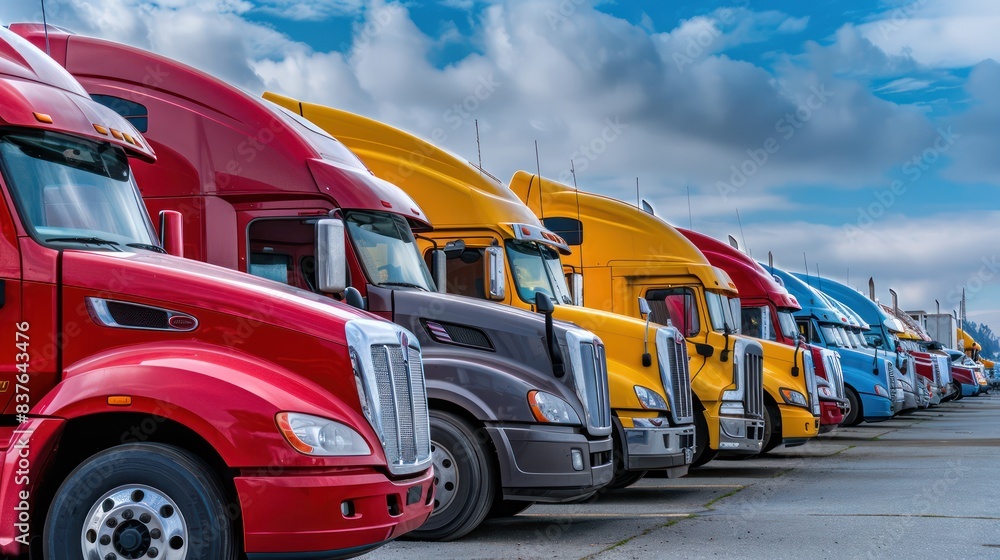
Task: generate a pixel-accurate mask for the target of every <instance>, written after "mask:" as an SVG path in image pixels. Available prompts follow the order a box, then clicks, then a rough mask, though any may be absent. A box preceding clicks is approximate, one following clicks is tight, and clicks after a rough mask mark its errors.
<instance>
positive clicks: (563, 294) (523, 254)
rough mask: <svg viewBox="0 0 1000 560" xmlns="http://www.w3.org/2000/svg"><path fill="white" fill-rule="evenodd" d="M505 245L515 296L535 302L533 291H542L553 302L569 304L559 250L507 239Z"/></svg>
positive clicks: (570, 301) (569, 299)
mask: <svg viewBox="0 0 1000 560" xmlns="http://www.w3.org/2000/svg"><path fill="white" fill-rule="evenodd" d="M506 245H507V247H506V249H507V258H508V259H509V260H510V268H511V270H513V271H514V284H515V285H516V286H517V295H518V297H520V298H521V299H522V300H524V301H525V302H527V303H535V293H537V292H542V293H543V294H546V295H548V296H549V297H550V298H552V301H553V302H555V303H563V304H566V305H569V304H571V303H573V299H572V298H571V297H570V295H569V288H568V287H567V286H566V277H565V276H563V270H562V261H560V260H559V253H556V252H555V251H554V250H552V249H551V248H549V247H547V246H545V245H542V244H541V243H534V242H527V241H513V240H511V241H508V242H507V244H506Z"/></svg>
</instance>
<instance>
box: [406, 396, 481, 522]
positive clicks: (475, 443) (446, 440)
mask: <svg viewBox="0 0 1000 560" xmlns="http://www.w3.org/2000/svg"><path fill="white" fill-rule="evenodd" d="M430 424H431V455H432V456H433V460H434V485H435V489H434V512H433V513H431V516H430V518H429V519H428V520H427V522H426V523H424V524H423V525H422V526H421V527H420V528H419V529H417V530H415V531H412V532H411V533H409V535H408V536H409V537H411V538H414V539H421V540H430V541H451V540H455V539H458V538H461V537H463V536H465V535H466V534H468V533H469V532H470V531H472V530H473V529H475V528H476V527H478V526H479V524H480V523H482V522H483V519H485V518H486V514H487V513H489V511H490V507H491V506H492V505H493V500H494V495H495V494H496V490H497V483H496V473H495V469H494V466H493V464H494V459H493V453H492V452H491V451H489V450H488V449H487V447H486V446H485V445H484V444H483V443H482V441H481V440H480V438H479V437H477V430H476V428H475V427H473V426H471V425H470V424H469V423H468V422H466V421H465V420H463V419H462V418H460V417H458V416H456V415H454V414H450V413H448V412H443V411H440V410H432V411H431V413H430ZM480 433H482V435H483V437H485V433H483V432H480ZM449 484H450V485H451V486H447V485H449ZM446 486H447V487H446Z"/></svg>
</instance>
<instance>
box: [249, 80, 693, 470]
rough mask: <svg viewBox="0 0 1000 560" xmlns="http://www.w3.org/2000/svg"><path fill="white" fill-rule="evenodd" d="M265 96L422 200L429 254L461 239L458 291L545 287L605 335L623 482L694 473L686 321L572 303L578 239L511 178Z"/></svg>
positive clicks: (569, 317)
mask: <svg viewBox="0 0 1000 560" xmlns="http://www.w3.org/2000/svg"><path fill="white" fill-rule="evenodd" d="M264 97H265V98H266V99H269V100H272V101H274V102H275V103H278V104H279V105H282V106H284V107H286V108H288V109H291V110H293V111H296V112H299V113H300V114H301V115H302V116H303V117H305V118H307V119H309V120H310V121H311V122H313V123H314V124H316V125H317V126H319V127H321V128H323V129H324V130H326V131H327V132H329V133H331V134H335V135H336V136H337V137H338V138H339V139H340V140H341V141H343V142H344V144H345V145H347V146H348V147H349V148H351V149H352V150H353V151H354V152H356V153H357V154H358V156H359V157H360V158H361V159H362V160H363V161H364V162H365V164H366V165H367V166H368V167H369V168H370V169H371V170H372V171H373V172H374V173H375V175H376V176H378V177H381V178H382V179H385V180H388V181H390V182H392V183H393V184H396V185H398V186H399V187H400V188H402V189H403V190H404V191H406V193H407V194H409V195H410V196H412V197H413V198H414V199H415V200H416V201H417V203H419V204H420V207H421V208H423V209H424V210H425V211H426V212H427V216H428V218H429V219H430V220H431V221H432V222H433V223H434V230H433V231H432V232H428V233H424V234H422V235H421V237H420V239H419V240H418V243H419V245H420V248H421V251H422V252H423V255H424V257H425V259H426V260H427V262H428V263H430V264H433V260H434V258H433V257H434V249H435V247H446V246H449V245H450V246H460V247H461V249H457V250H454V251H452V252H451V254H450V255H446V257H447V258H446V259H445V260H444V263H443V264H442V263H439V265H440V266H441V268H442V270H440V271H438V272H439V273H444V275H445V276H446V277H447V282H446V285H447V292H448V293H451V294H459V295H464V296H470V297H475V298H478V299H487V300H492V301H496V302H500V303H503V304H505V305H509V306H513V307H518V308H521V309H532V308H534V306H535V299H536V297H537V294H538V293H543V294H545V295H546V296H547V297H549V298H551V299H552V301H553V303H554V304H555V307H554V311H553V315H554V317H556V318H557V319H561V320H565V321H570V322H573V323H575V324H577V325H581V326H583V327H584V328H587V329H588V330H590V331H593V332H594V333H596V334H597V335H598V336H600V338H601V340H603V341H604V344H605V347H606V349H607V360H608V387H609V395H610V402H611V410H612V419H613V421H614V432H613V434H614V441H615V478H614V480H613V481H612V483H611V487H612V488H621V487H625V486H628V485H630V484H632V483H634V482H635V481H637V480H639V479H640V478H641V477H642V475H643V474H644V473H645V472H646V471H651V470H655V471H665V472H666V474H667V475H668V476H671V477H676V476H682V475H684V474H686V473H687V470H688V465H689V464H690V463H691V461H692V458H693V451H694V447H695V441H694V419H693V414H692V409H691V388H690V373H689V371H688V363H687V359H686V354H685V350H686V349H685V347H684V345H683V344H682V343H681V341H682V340H683V336H681V334H680V333H679V332H678V331H677V329H675V328H671V327H666V326H661V327H655V328H649V326H648V325H647V324H646V323H645V322H644V321H642V320H640V319H638V318H632V317H626V316H622V315H616V314H612V313H608V312H605V311H599V310H594V309H588V308H585V307H580V306H576V305H572V299H571V297H570V290H569V287H568V286H567V283H566V279H565V277H564V276H563V272H562V270H563V266H562V262H561V258H562V257H563V256H564V255H569V254H570V253H571V251H570V247H569V246H568V245H567V243H566V241H565V240H564V239H563V238H561V237H560V236H558V235H556V234H554V233H553V232H551V231H550V230H548V229H546V228H545V227H543V226H542V224H541V223H540V222H539V221H538V218H536V217H535V215H534V214H533V213H532V212H531V210H530V209H529V208H528V207H526V206H525V205H524V204H523V203H522V202H521V201H520V200H518V198H517V197H516V196H515V195H514V193H512V192H511V191H510V189H508V188H507V186H506V185H504V184H503V183H501V182H500V181H499V180H497V179H496V178H495V177H493V176H491V175H489V174H488V173H486V172H484V171H482V170H480V169H478V168H476V167H474V166H473V165H472V164H470V163H468V162H466V161H463V160H461V159H460V158H457V157H455V156H454V155H452V154H450V153H448V152H446V151H444V150H442V149H440V148H438V147H437V146H434V145H433V144H430V143H428V142H426V141H424V140H422V139H420V138H417V137H415V136H413V135H411V134H408V133H406V132H403V131H401V130H398V129H396V128H393V127H391V126H389V125H387V124H384V123H380V122H377V121H373V120H371V119H368V118H365V117H363V116H360V115H355V114H352V113H348V112H345V111H340V110H337V109H335V108H331V107H323V106H320V105H315V104H311V103H305V102H299V101H296V100H293V99H289V98H287V97H282V96H279V95H276V94H273V93H266V94H265V95H264ZM495 279H499V281H495ZM644 357H645V358H649V362H648V363H645V362H644V359H645V358H644Z"/></svg>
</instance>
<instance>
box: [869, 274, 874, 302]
mask: <svg viewBox="0 0 1000 560" xmlns="http://www.w3.org/2000/svg"><path fill="white" fill-rule="evenodd" d="M868 299H870V300H872V301H875V278H873V277H871V276H869V277H868Z"/></svg>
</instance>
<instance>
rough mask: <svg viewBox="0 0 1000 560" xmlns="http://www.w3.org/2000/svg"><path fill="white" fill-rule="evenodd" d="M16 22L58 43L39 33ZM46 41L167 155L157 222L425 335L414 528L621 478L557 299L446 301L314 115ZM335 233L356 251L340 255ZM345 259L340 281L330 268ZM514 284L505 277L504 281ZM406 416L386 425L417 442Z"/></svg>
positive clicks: (418, 225)
mask: <svg viewBox="0 0 1000 560" xmlns="http://www.w3.org/2000/svg"><path fill="white" fill-rule="evenodd" d="M11 29H12V30H14V31H16V32H18V33H23V34H24V35H25V36H26V37H28V38H29V39H30V40H32V41H34V42H35V43H36V44H44V42H45V40H46V39H45V37H44V34H43V33H42V31H43V29H42V27H41V26H38V25H27V24H15V25H11ZM48 41H49V44H51V45H52V48H53V57H54V58H55V59H56V61H57V62H60V63H62V64H64V65H65V66H66V67H67V68H68V69H69V71H70V72H71V73H72V74H73V75H74V76H75V77H76V78H77V79H78V80H80V83H81V84H82V85H83V87H84V88H85V89H86V90H87V91H88V92H89V93H90V94H91V96H92V97H93V98H94V99H95V100H96V101H98V102H100V103H104V104H107V106H109V107H111V108H112V109H114V110H116V111H118V112H119V113H121V114H122V115H123V116H125V117H126V118H128V119H130V120H131V121H132V122H133V123H134V124H136V125H137V126H138V128H139V129H140V130H141V131H142V132H143V134H144V137H145V138H146V140H147V141H148V142H149V143H150V144H151V145H152V146H153V147H154V148H155V149H156V150H157V153H158V154H159V159H158V161H157V162H156V164H155V165H152V164H137V165H136V166H135V174H136V180H137V182H138V184H139V188H140V190H141V192H142V196H143V199H144V200H145V203H146V206H147V208H149V210H150V211H151V212H159V211H163V210H173V211H180V212H181V213H182V214H183V216H184V219H185V226H186V227H185V236H184V243H183V245H184V253H185V256H186V257H189V258H192V259H197V260H202V261H207V262H210V263H212V264H218V265H222V266H225V267H227V268H232V269H236V270H240V271H243V272H249V273H251V274H254V275H259V276H263V277H266V278H269V279H271V280H275V281H278V282H282V283H286V284H290V285H293V286H297V287H300V288H304V289H308V290H310V291H313V292H315V293H316V295H317V297H321V296H322V295H326V296H330V297H334V298H343V299H344V300H345V301H348V302H349V303H352V304H353V305H355V306H358V307H362V308H364V309H366V310H368V311H370V312H372V313H375V314H377V315H380V316H381V317H384V318H387V319H391V320H393V321H395V322H396V323H399V324H401V325H403V326H404V327H406V328H408V329H409V331H410V332H412V333H413V334H414V335H415V336H416V340H418V341H419V344H420V347H421V349H422V357H423V366H424V372H425V375H426V380H427V385H426V389H427V397H428V400H429V412H428V416H429V422H430V431H431V447H432V449H433V453H432V460H433V463H434V471H435V472H434V474H435V477H434V483H435V496H434V500H433V502H432V505H433V506H434V510H433V512H432V514H431V517H430V518H429V519H428V521H427V522H426V523H425V524H424V525H423V526H421V527H420V528H419V529H418V530H416V531H414V532H413V533H411V536H415V537H418V538H425V539H439V540H443V539H455V538H459V537H461V536H462V535H464V534H466V533H468V532H469V531H471V530H472V529H474V528H475V527H476V526H477V525H479V523H480V522H481V521H482V520H483V519H484V518H485V517H486V516H487V515H494V516H504V515H510V514H512V513H514V512H517V511H520V510H523V509H524V508H526V507H527V506H529V505H530V504H531V503H533V502H565V501H572V500H577V499H581V498H586V497H588V496H590V495H593V494H594V493H595V492H596V491H597V490H599V489H600V488H602V487H603V486H605V485H607V484H608V483H609V482H610V481H611V477H612V475H613V468H614V467H613V464H612V445H613V444H612V440H611V429H612V427H611V411H610V407H609V404H608V403H609V398H608V386H607V360H606V359H605V357H604V347H603V344H602V342H601V341H600V339H599V338H598V337H596V336H595V335H593V334H592V333H590V332H588V331H585V330H583V329H580V328H578V327H576V326H575V325H572V324H569V323H564V322H561V321H555V320H553V319H552V308H551V305H548V307H549V308H550V309H549V310H548V311H547V312H545V313H544V314H543V312H544V309H543V308H545V307H546V305H545V303H546V302H545V301H543V302H541V303H542V305H536V308H537V310H538V311H539V312H537V313H532V312H529V311H526V310H516V309H510V308H509V307H506V306H502V305H498V304H495V303H491V302H485V301H481V300H477V299H475V298H468V297H456V296H454V295H450V294H443V293H438V292H437V291H436V286H435V284H436V282H435V281H434V280H433V279H432V277H431V274H430V272H429V271H428V268H427V266H426V264H425V263H424V260H423V258H422V257H421V255H420V253H419V251H418V250H417V245H416V243H415V239H414V235H415V234H416V235H420V232H421V231H422V230H423V229H426V228H428V227H429V226H430V224H428V222H427V219H426V217H425V216H424V215H423V213H422V211H421V210H420V208H419V207H418V206H417V205H416V204H415V203H414V202H413V200H412V199H411V198H410V197H409V196H407V195H406V193H404V192H403V191H402V190H400V189H399V188H398V187H396V186H395V185H393V184H391V183H387V182H385V181H382V180H381V179H378V178H376V177H375V176H374V175H372V173H371V172H370V171H369V170H368V169H367V168H366V167H365V166H364V165H363V164H362V163H361V161H360V160H359V159H358V158H357V157H356V156H355V155H354V154H353V153H352V152H350V151H349V150H348V149H347V148H345V147H344V146H343V144H341V143H340V142H339V141H337V140H336V139H335V138H333V137H331V136H330V135H328V134H327V133H325V132H323V131H322V130H320V129H318V128H316V127H315V126H314V125H312V124H311V123H309V122H308V121H305V120H303V119H302V118H301V117H299V116H297V115H295V114H293V113H291V112H289V111H287V110H285V109H282V108H280V107H278V106H277V105H274V104H273V103H270V102H268V101H265V100H262V99H257V98H253V97H251V96H249V95H247V94H246V93H245V92H242V91H240V90H238V89H237V88H234V87H232V86H230V85H228V84H226V83H224V82H222V81H220V80H218V79H216V78H214V77H212V76H209V75H207V74H205V73H203V72H200V71H198V70H195V69H194V68H191V67H189V66H186V65H183V64H181V63H179V62H176V61H173V60H170V59H167V58H164V57H161V56H158V55H156V54H153V53H149V52H146V51H142V50H139V49H135V48H132V47H128V46H126V45H122V44H119V43H114V42H110V41H105V40H100V39H94V38H89V37H82V36H78V35H70V34H67V33H66V32H60V31H58V30H51V29H50V32H49V37H48ZM331 226H336V227H331ZM414 232H415V233H414ZM334 238H335V239H334ZM334 241H336V242H339V243H341V244H342V245H344V246H345V247H346V249H345V251H346V254H344V255H339V253H331V252H330V250H329V248H328V246H329V245H332V244H333V243H334ZM444 250H448V248H444ZM459 252H461V249H459ZM338 255H339V256H338ZM334 256H336V257H337V259H336V260H337V261H338V262H337V265H338V266H337V269H338V270H339V274H336V275H333V276H337V279H336V281H331V279H330V278H324V277H323V276H321V275H320V274H318V272H320V270H317V268H319V269H321V270H325V269H326V268H327V267H324V266H319V263H322V262H324V261H328V260H330V259H331V258H332V257H334ZM439 256H440V257H444V256H445V255H444V254H443V253H442V254H440V255H439ZM490 262H492V263H497V262H501V261H499V260H491V261H490ZM500 266H501V267H502V263H501V264H500ZM443 269H444V267H439V268H438V270H443ZM503 276H504V275H503V269H502V268H500V269H499V271H492V272H491V274H490V275H489V277H490V278H491V281H492V279H494V278H496V279H497V280H496V283H497V285H496V286H493V287H494V289H502V286H503V285H505V279H504V277H503ZM440 285H441V286H443V285H444V283H443V282H441V283H440ZM543 299H545V300H547V298H543ZM548 303H549V304H551V300H548ZM401 420H404V421H402V422H399V423H398V425H397V424H394V423H393V422H392V421H391V420H388V419H387V421H386V422H384V424H385V425H386V427H387V429H392V430H394V431H393V432H392V433H393V434H406V433H408V432H407V430H408V425H407V423H406V422H405V419H401ZM306 511H307V510H302V513H300V514H299V516H300V517H302V516H308V514H307V513H305V512H306Z"/></svg>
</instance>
